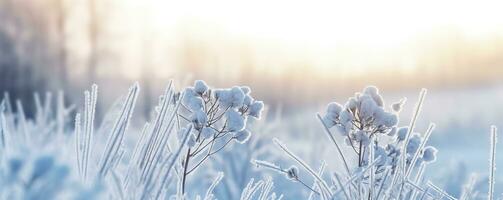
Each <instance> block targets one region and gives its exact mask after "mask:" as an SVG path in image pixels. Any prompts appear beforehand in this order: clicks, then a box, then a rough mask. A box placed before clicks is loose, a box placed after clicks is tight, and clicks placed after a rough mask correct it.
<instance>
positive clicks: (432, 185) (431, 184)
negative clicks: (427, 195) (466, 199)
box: [428, 181, 457, 200]
mask: <svg viewBox="0 0 503 200" xmlns="http://www.w3.org/2000/svg"><path fill="white" fill-rule="evenodd" d="M428 186H430V187H431V188H432V189H433V190H435V191H436V192H438V193H440V194H441V195H442V196H444V197H446V198H448V199H450V200H457V199H456V198H454V197H453V196H451V195H450V194H448V193H447V192H445V191H444V190H442V189H440V188H439V187H437V186H436V185H434V184H433V183H432V182H429V181H428Z"/></svg>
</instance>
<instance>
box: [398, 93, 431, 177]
mask: <svg viewBox="0 0 503 200" xmlns="http://www.w3.org/2000/svg"><path fill="white" fill-rule="evenodd" d="M426 92H427V91H426V89H424V88H423V89H422V90H421V93H420V94H419V100H418V102H417V104H416V108H415V109H414V113H413V114H412V119H411V121H410V124H409V129H408V131H407V135H406V137H405V141H404V142H403V144H402V148H401V149H402V150H403V151H404V152H405V149H406V148H407V144H408V143H409V140H410V135H411V134H412V132H413V131H414V128H415V126H416V121H417V117H418V116H419V113H420V112H421V107H422V106H423V102H424V98H425V96H426ZM405 155H406V153H402V154H401V159H400V160H401V162H402V165H401V169H402V170H403V171H404V172H405V170H406V164H407V162H406V159H405ZM404 174H405V173H404ZM405 177H406V176H404V178H405Z"/></svg>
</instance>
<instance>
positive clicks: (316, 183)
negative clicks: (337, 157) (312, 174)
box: [308, 161, 327, 200]
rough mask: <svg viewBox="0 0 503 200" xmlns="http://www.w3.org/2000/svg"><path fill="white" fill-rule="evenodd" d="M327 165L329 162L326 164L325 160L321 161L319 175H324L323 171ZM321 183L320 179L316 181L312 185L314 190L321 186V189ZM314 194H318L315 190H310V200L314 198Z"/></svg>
mask: <svg viewBox="0 0 503 200" xmlns="http://www.w3.org/2000/svg"><path fill="white" fill-rule="evenodd" d="M326 165H327V164H326V162H325V161H323V162H322V163H321V165H320V169H318V176H322V175H323V172H324V171H325V167H326ZM320 184H321V183H319V182H318V181H315V182H314V183H313V185H312V186H311V187H312V188H313V190H316V187H318V188H320V190H321V185H320ZM314 194H316V193H315V192H314V191H311V192H309V198H308V199H309V200H311V199H313V197H314Z"/></svg>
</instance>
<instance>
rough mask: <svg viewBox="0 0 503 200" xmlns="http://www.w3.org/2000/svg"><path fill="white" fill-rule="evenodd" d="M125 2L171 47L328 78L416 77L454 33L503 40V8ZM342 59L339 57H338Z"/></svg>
mask: <svg viewBox="0 0 503 200" xmlns="http://www.w3.org/2000/svg"><path fill="white" fill-rule="evenodd" d="M117 1H119V0H117ZM120 2H121V3H122V4H123V5H124V8H125V9H126V10H125V11H124V13H128V16H129V18H131V20H130V21H135V20H136V21H137V23H140V24H141V23H145V21H147V22H148V26H150V28H151V29H152V30H153V32H154V33H156V34H157V35H158V36H159V37H162V38H163V40H164V42H166V43H170V42H172V43H176V41H173V40H176V39H173V36H180V30H182V31H183V30H185V31H186V32H185V33H187V32H188V33H189V35H190V36H191V37H193V38H194V39H195V40H196V41H205V40H213V42H217V43H218V41H221V40H225V41H226V42H229V41H231V42H232V41H235V42H236V43H238V42H240V41H247V42H250V43H251V44H252V45H251V46H252V47H253V48H256V49H259V50H258V51H257V52H259V53H258V55H257V57H259V58H261V57H262V58H263V57H267V56H270V55H274V54H275V53H276V54H280V55H275V56H277V57H278V58H281V57H283V58H284V59H291V58H292V57H295V56H297V55H302V56H303V58H302V59H305V60H309V61H310V62H314V63H315V64H316V66H317V67H318V68H317V69H319V70H324V69H325V70H329V69H330V68H331V67H333V66H334V65H338V66H340V68H344V69H347V70H349V71H352V70H367V69H369V67H375V66H379V67H387V66H388V67H389V66H391V65H390V63H395V64H396V62H397V60H398V62H400V63H402V64H399V65H398V66H399V67H400V68H401V69H402V70H405V71H407V70H414V67H413V66H414V65H415V62H414V60H416V58H415V57H416V56H417V55H416V54H417V51H424V49H423V50H418V49H417V46H418V44H419V45H420V44H421V43H422V42H423V41H424V40H428V41H429V42H436V41H434V39H435V37H436V36H439V37H440V39H442V38H443V37H447V38H448V37H449V35H448V34H449V33H450V32H449V30H456V31H459V32H461V33H463V34H464V36H466V37H468V38H470V40H473V41H478V40H484V39H485V38H488V37H494V36H495V35H498V36H500V35H501V34H502V33H503V14H502V13H503V12H501V8H503V1H479V0H470V1H459V0H444V1H438V0H422V1H400V0H387V1H386V0H385V1H347V0H327V1H321V0H297V1H296V0H254V1H247V0H211V1H207V0H204V1H195V0H187V1H179V0H178V1H168V0H146V1H137V0H120ZM138 18H140V19H146V20H143V21H142V20H138ZM130 21H129V23H130ZM445 34H447V36H445ZM425 35H426V36H427V37H426V38H425ZM437 39H438V38H437ZM271 52H272V54H271ZM278 52H280V53H278ZM336 53H337V55H338V56H334V55H335V54H336ZM262 54H263V55H262ZM292 55H295V56H292ZM363 57H364V58H365V61H363ZM264 59H265V58H264ZM299 59H300V58H299ZM368 63H372V64H374V65H368ZM259 67H260V66H259ZM393 67H396V66H393Z"/></svg>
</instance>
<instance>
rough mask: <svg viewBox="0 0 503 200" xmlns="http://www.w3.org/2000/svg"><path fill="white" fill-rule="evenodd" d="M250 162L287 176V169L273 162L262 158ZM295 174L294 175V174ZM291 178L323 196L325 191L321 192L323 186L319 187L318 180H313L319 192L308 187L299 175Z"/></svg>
mask: <svg viewBox="0 0 503 200" xmlns="http://www.w3.org/2000/svg"><path fill="white" fill-rule="evenodd" d="M251 163H252V164H254V165H256V166H257V167H259V166H260V167H265V168H268V169H271V170H274V171H276V172H279V173H281V174H285V175H287V176H289V173H290V172H289V171H288V170H286V169H283V168H281V167H280V166H278V165H275V164H273V163H270V162H267V161H263V160H253V161H252V162H251ZM295 176H296V175H295ZM289 178H291V179H293V180H294V181H297V182H299V183H300V184H302V186H304V187H306V188H307V189H309V190H310V191H311V192H313V193H314V194H317V195H321V196H323V195H324V194H325V193H324V192H323V191H324V190H323V188H321V185H320V184H321V183H319V181H317V180H315V183H316V184H317V185H318V186H319V187H320V192H318V191H316V190H315V189H314V187H310V186H309V185H307V184H306V183H305V182H304V181H303V180H301V179H300V178H299V177H289Z"/></svg>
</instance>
